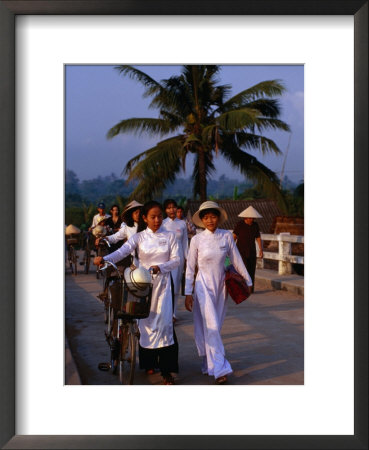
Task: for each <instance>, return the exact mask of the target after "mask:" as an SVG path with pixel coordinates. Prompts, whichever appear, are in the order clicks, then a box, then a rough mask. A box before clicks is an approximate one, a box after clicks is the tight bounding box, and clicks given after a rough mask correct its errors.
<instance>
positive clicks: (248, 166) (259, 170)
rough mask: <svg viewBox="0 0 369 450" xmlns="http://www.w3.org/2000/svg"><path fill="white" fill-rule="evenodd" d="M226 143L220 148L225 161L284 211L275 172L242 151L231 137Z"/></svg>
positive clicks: (284, 204) (283, 202)
mask: <svg viewBox="0 0 369 450" xmlns="http://www.w3.org/2000/svg"><path fill="white" fill-rule="evenodd" d="M226 141H227V142H226V143H227V145H226V146H224V147H222V155H223V156H224V157H225V159H226V160H227V161H228V162H229V163H230V164H231V165H232V166H233V167H234V168H236V169H238V170H239V171H240V172H241V173H242V174H244V175H245V176H246V177H247V178H249V179H250V180H252V181H255V182H256V183H258V184H259V186H261V187H262V189H263V191H264V192H265V193H266V194H267V195H268V196H270V197H271V198H274V199H275V200H277V201H278V203H279V205H280V206H281V207H282V208H283V209H285V208H286V202H285V200H284V197H283V193H282V191H281V190H280V187H279V180H278V178H277V175H276V174H275V172H273V171H272V170H270V169H269V168H268V167H266V166H265V165H264V164H262V163H261V162H260V161H258V160H257V158H255V157H254V156H252V155H250V154H249V153H246V152H244V151H242V150H241V149H240V148H239V147H238V146H237V145H236V143H235V142H234V139H233V138H232V137H229V139H228V140H227V139H226Z"/></svg>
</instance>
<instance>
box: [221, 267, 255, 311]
mask: <svg viewBox="0 0 369 450" xmlns="http://www.w3.org/2000/svg"><path fill="white" fill-rule="evenodd" d="M225 284H226V287H227V291H228V294H229V295H230V296H231V298H232V300H233V301H234V302H235V303H236V304H237V305H238V304H239V303H242V302H243V301H244V300H246V299H248V298H249V297H250V294H251V291H250V288H249V287H248V286H247V284H246V281H245V280H244V279H243V278H242V277H241V275H240V274H239V273H238V272H237V271H236V269H235V268H234V267H233V266H232V265H230V266H228V267H227V268H226V273H225Z"/></svg>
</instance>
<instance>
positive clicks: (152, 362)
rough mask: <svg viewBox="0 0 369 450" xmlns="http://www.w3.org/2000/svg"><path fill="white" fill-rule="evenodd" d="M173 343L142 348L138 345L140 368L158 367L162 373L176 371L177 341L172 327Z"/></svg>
mask: <svg viewBox="0 0 369 450" xmlns="http://www.w3.org/2000/svg"><path fill="white" fill-rule="evenodd" d="M173 338H174V344H173V345H169V346H168V347H161V348H144V347H141V345H139V349H138V356H139V360H140V369H145V370H148V369H160V372H161V374H162V375H169V374H170V373H171V372H175V373H178V341H177V336H176V333H175V331H174V329H173Z"/></svg>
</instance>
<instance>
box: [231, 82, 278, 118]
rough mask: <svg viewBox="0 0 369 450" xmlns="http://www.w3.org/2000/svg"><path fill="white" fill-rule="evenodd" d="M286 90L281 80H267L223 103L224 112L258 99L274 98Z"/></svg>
mask: <svg viewBox="0 0 369 450" xmlns="http://www.w3.org/2000/svg"><path fill="white" fill-rule="evenodd" d="M285 90H286V88H285V86H284V84H283V83H282V81H281V80H267V81H262V82H261V83H258V84H255V85H254V86H252V87H250V88H248V89H245V90H244V91H241V92H239V93H238V94H236V95H234V96H233V97H231V98H230V99H229V100H227V101H226V102H225V103H224V106H223V107H224V110H225V111H227V110H229V109H234V108H237V107H240V106H242V105H243V104H245V103H246V102H250V101H255V100H256V99H257V98H258V97H262V98H266V97H275V96H279V95H282V94H283V92H285Z"/></svg>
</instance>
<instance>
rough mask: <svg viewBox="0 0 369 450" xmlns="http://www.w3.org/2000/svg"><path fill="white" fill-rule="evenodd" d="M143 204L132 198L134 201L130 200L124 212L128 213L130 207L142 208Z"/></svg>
mask: <svg viewBox="0 0 369 450" xmlns="http://www.w3.org/2000/svg"><path fill="white" fill-rule="evenodd" d="M141 206H143V204H142V203H138V202H136V200H132V201H131V202H129V203H128V205H127V206H126V207H125V208H124V210H123V213H126V212H127V211H129V210H130V209H133V208H140V207H141Z"/></svg>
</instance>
